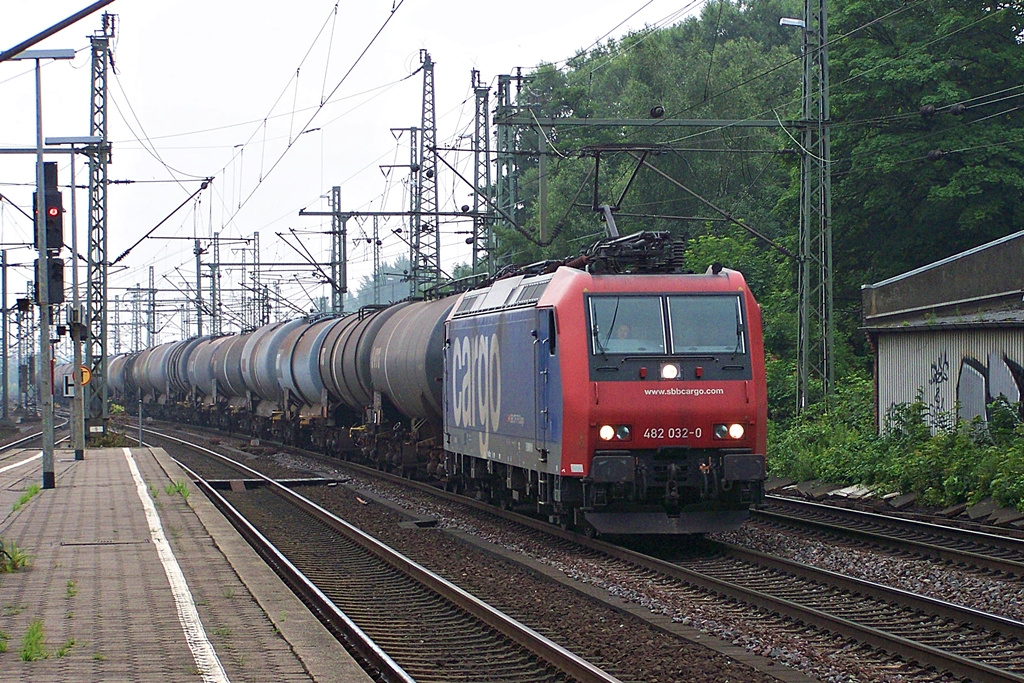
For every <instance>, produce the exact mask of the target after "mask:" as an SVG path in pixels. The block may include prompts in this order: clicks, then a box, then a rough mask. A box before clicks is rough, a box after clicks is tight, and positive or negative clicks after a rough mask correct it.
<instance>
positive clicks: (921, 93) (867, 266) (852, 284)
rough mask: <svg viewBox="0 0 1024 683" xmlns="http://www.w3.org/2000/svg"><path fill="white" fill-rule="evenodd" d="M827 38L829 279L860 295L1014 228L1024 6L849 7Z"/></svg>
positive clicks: (978, 0) (1020, 155)
mask: <svg viewBox="0 0 1024 683" xmlns="http://www.w3.org/2000/svg"><path fill="white" fill-rule="evenodd" d="M835 9H836V11H835V12H834V13H833V15H832V17H833V20H834V22H833V26H832V28H831V31H832V35H835V36H843V35H846V34H848V36H847V37H846V38H843V39H839V40H837V41H836V43H835V45H834V47H833V49H832V53H831V55H832V58H831V64H832V114H833V120H834V127H833V131H834V133H833V148H832V156H833V160H834V162H835V163H834V166H833V171H834V174H833V190H834V194H833V197H834V203H833V207H834V216H835V223H834V234H835V254H836V272H837V273H842V286H843V288H844V290H845V292H846V293H847V295H850V296H851V298H852V299H856V297H855V294H856V288H858V287H859V285H860V284H862V283H865V282H873V281H877V280H879V279H882V278H885V277H889V276H892V275H895V274H898V273H900V272H905V271H907V270H910V269H912V268H915V267H917V266H920V265H923V264H926V263H929V262H932V261H935V260H937V259H940V258H943V257H945V256H949V255H951V254H955V253H957V252H960V251H963V250H965V249H968V248H971V247H974V246H977V245H979V244H982V243H984V242H986V241H989V240H992V239H995V238H998V237H1001V236H1004V235H1007V234H1010V233H1012V232H1015V231H1018V230H1021V229H1022V228H1024V213H1022V212H1021V211H1020V203H1021V193H1022V191H1024V150H1022V149H1021V143H1022V142H1024V136H1022V135H1021V126H1022V123H1024V114H1022V113H1021V108H1020V97H1021V95H1022V89H1021V84H1020V73H1021V71H1022V69H1024V50H1022V49H1021V27H1022V25H1024V6H1022V5H1021V4H1020V3H1010V2H994V1H992V0H925V1H922V0H918V1H917V2H895V1H894V0H847V1H846V2H843V3H841V4H840V3H837V7H836V8H835Z"/></svg>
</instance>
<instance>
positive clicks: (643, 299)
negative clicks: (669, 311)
mask: <svg viewBox="0 0 1024 683" xmlns="http://www.w3.org/2000/svg"><path fill="white" fill-rule="evenodd" d="M590 324H591V326H592V327H591V336H592V338H593V347H594V353H645V354H648V353H658V354H661V353H665V316H664V313H663V308H662V299H661V297H660V296H595V297H591V299H590Z"/></svg>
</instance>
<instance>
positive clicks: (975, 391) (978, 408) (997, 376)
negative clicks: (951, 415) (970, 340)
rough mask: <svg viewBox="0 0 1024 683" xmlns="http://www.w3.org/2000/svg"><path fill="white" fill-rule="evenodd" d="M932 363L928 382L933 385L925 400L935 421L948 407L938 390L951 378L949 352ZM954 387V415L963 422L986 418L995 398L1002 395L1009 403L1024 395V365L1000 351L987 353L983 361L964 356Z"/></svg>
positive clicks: (1019, 399) (985, 419)
mask: <svg viewBox="0 0 1024 683" xmlns="http://www.w3.org/2000/svg"><path fill="white" fill-rule="evenodd" d="M931 367H932V373H931V378H930V379H929V381H928V384H929V385H930V386H934V392H932V391H929V396H928V399H929V401H928V403H929V408H930V413H931V414H932V416H933V418H932V419H933V421H934V420H937V419H938V417H939V415H940V414H941V413H943V412H945V411H947V410H948V409H949V407H948V406H946V404H945V401H944V399H943V397H942V396H941V393H940V392H941V390H942V388H943V387H942V385H943V384H945V383H946V382H948V381H949V380H950V375H949V358H948V354H947V353H945V352H943V353H942V354H941V355H940V356H939V357H938V358H937V359H936V362H934V363H932V366H931ZM955 389H956V409H957V417H958V418H959V419H961V420H964V421H965V422H970V421H971V420H974V419H975V418H978V419H980V420H981V421H983V422H988V420H989V418H990V417H991V415H990V414H989V404H990V403H992V402H993V401H995V400H996V399H997V398H999V397H1000V396H1002V397H1004V398H1005V399H1006V400H1007V401H1008V402H1009V403H1011V404H1012V403H1018V402H1020V401H1021V398H1022V397H1024V367H1022V366H1021V364H1019V363H1017V362H1016V361H1014V360H1012V359H1010V358H1008V357H1007V356H1006V354H1004V353H1000V352H993V353H990V354H989V355H988V358H986V359H985V360H984V361H981V360H978V359H977V358H974V357H972V356H965V357H963V358H961V359H960V371H959V372H958V373H957V377H956V387H955Z"/></svg>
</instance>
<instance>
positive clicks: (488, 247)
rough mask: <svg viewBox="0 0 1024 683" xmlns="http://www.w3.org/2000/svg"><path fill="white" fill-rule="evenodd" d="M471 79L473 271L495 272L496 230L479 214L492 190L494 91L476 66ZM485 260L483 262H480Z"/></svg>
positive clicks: (487, 219)
mask: <svg viewBox="0 0 1024 683" xmlns="http://www.w3.org/2000/svg"><path fill="white" fill-rule="evenodd" d="M470 78H471V79H472V85H473V93H474V95H475V97H476V107H475V112H476V117H475V125H474V127H473V190H474V192H473V272H474V273H478V272H480V270H481V265H483V266H485V268H484V269H485V270H486V271H487V272H488V273H493V272H494V244H493V241H494V231H493V230H491V222H492V220H491V219H490V218H487V217H484V216H481V215H480V210H481V208H483V207H484V206H486V202H485V201H484V200H483V198H484V197H485V196H487V195H489V194H490V192H491V154H490V151H489V149H488V146H489V144H490V139H491V128H490V108H491V106H490V96H491V90H490V88H488V87H487V86H485V85H482V84H481V83H480V72H479V71H477V70H476V69H473V71H472V72H471V75H470ZM485 193H486V194H485ZM481 252H483V254H484V259H485V260H484V259H481V255H480V254H481ZM482 260H483V263H481V261H482Z"/></svg>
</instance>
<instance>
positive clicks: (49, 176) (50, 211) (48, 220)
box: [32, 161, 64, 253]
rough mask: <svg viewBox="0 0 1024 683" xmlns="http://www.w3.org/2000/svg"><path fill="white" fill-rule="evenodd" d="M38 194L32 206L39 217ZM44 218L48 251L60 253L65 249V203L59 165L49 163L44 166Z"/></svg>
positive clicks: (36, 193) (34, 232)
mask: <svg viewBox="0 0 1024 683" xmlns="http://www.w3.org/2000/svg"><path fill="white" fill-rule="evenodd" d="M38 194H39V193H38V192H33V193H32V205H33V207H35V211H36V213H37V215H38V212H39V197H38V196H37V195H38ZM43 212H44V215H43V218H44V224H45V228H46V251H47V252H53V253H56V252H59V251H60V250H61V249H62V248H63V247H64V203H63V198H62V197H61V193H60V190H58V189H57V164H56V162H52V161H47V162H46V163H44V164H43ZM32 234H33V235H35V237H34V238H33V240H32V241H33V243H34V244H35V247H36V249H38V248H39V235H38V232H37V231H35V230H33V231H32Z"/></svg>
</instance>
